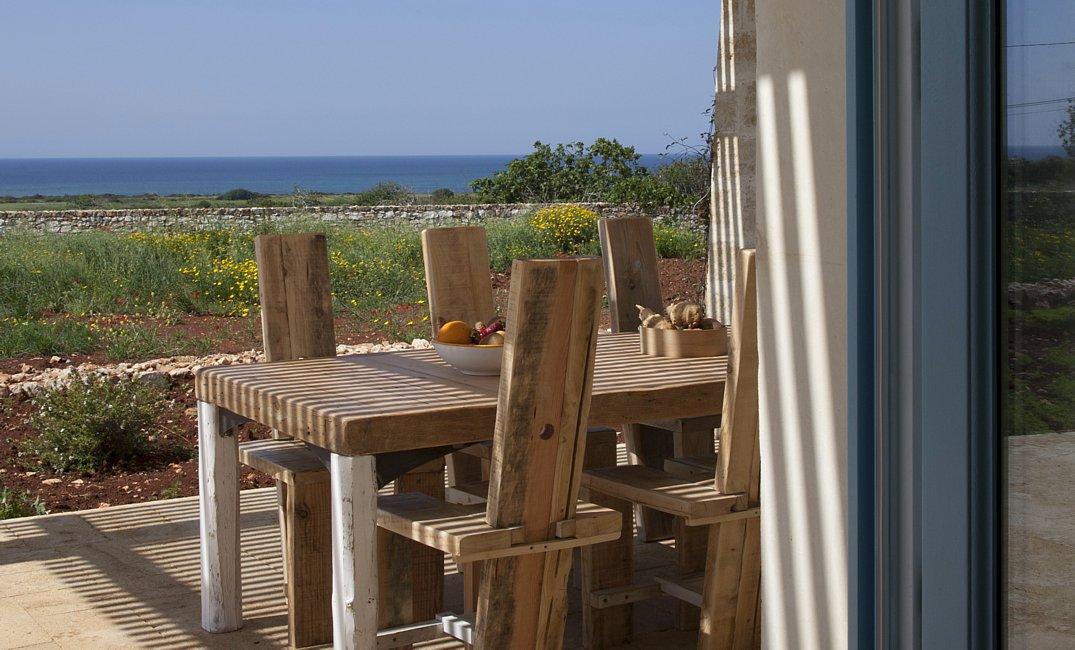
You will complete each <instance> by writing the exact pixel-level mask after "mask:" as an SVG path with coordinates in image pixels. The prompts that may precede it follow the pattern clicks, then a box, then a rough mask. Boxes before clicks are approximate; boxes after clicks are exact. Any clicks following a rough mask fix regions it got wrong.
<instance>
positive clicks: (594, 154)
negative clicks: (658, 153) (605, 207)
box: [470, 138, 649, 203]
mask: <svg viewBox="0 0 1075 650" xmlns="http://www.w3.org/2000/svg"><path fill="white" fill-rule="evenodd" d="M639 158H640V156H639V155H638V154H637V153H636V152H635V150H634V148H633V147H627V146H624V145H622V144H620V143H619V142H617V141H616V140H607V139H605V138H598V139H597V140H595V141H594V142H593V144H591V145H589V146H586V145H585V144H583V143H582V142H573V143H570V144H558V145H556V147H555V148H553V147H551V146H549V145H547V144H545V143H543V142H540V141H538V142H535V143H534V151H533V152H532V153H530V154H528V155H527V156H526V157H524V158H517V159H515V160H512V161H511V162H509V163H508V166H507V168H506V169H505V170H504V171H502V172H497V173H496V174H493V175H492V176H490V177H488V178H479V179H477V180H475V181H473V182H471V184H470V186H471V187H472V188H473V189H474V192H475V194H477V197H478V199H479V200H481V201H485V202H489V203H528V202H529V203H554V202H558V201H603V200H606V199H608V197H609V196H610V195H612V193H613V192H614V189H615V188H616V187H617V186H618V185H622V184H624V183H629V182H630V181H631V180H632V179H637V178H641V177H646V176H648V175H649V171H648V170H647V169H646V168H645V167H643V166H642V164H641V163H639V162H638V161H639Z"/></svg>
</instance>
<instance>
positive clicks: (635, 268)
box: [597, 217, 664, 332]
mask: <svg viewBox="0 0 1075 650" xmlns="http://www.w3.org/2000/svg"><path fill="white" fill-rule="evenodd" d="M597 233H598V236H599V237H600V239H601V256H602V262H603V266H604V270H605V285H606V288H607V290H608V304H609V312H610V314H609V315H610V317H611V325H612V331H613V332H636V331H638V326H639V325H641V324H642V321H641V319H640V318H639V316H638V308H637V307H636V306H635V305H642V306H643V307H648V308H650V309H652V310H653V311H656V312H660V311H661V310H663V309H664V298H663V297H662V295H661V279H660V275H659V274H658V273H657V247H656V246H655V245H654V243H653V222H652V221H651V220H650V219H649V218H647V217H623V218H619V219H601V220H599V221H598V222H597Z"/></svg>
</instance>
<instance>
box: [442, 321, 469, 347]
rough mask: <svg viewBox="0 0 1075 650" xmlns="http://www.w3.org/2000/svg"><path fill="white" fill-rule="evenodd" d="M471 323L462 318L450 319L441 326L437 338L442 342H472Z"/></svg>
mask: <svg viewBox="0 0 1075 650" xmlns="http://www.w3.org/2000/svg"><path fill="white" fill-rule="evenodd" d="M470 330H471V328H470V325H467V324H466V323H464V322H463V321H461V320H450V321H448V322H447V323H445V324H443V325H441V326H440V330H439V331H438V332H437V340H438V341H440V342H441V343H456V344H466V343H470V342H471V341H470Z"/></svg>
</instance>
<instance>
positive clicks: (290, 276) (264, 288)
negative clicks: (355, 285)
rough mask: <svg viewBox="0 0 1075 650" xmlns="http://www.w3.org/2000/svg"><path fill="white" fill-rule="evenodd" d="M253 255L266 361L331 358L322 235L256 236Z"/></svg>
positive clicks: (332, 347)
mask: <svg viewBox="0 0 1075 650" xmlns="http://www.w3.org/2000/svg"><path fill="white" fill-rule="evenodd" d="M254 255H255V258H256V260H257V264H258V293H259V295H260V296H261V332H262V340H263V343H264V345H265V356H266V359H267V360H268V361H289V360H291V359H303V358H315V357H332V356H336V330H335V326H334V323H333V320H332V285H331V283H330V281H329V273H328V246H327V244H326V242H325V236H324V235H322V234H319V233H316V234H308V233H303V234H297V235H261V236H259V237H257V238H255V239H254Z"/></svg>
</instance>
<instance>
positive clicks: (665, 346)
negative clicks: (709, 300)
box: [638, 325, 728, 359]
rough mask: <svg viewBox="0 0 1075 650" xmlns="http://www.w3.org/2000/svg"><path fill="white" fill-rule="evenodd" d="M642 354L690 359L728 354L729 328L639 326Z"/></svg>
mask: <svg viewBox="0 0 1075 650" xmlns="http://www.w3.org/2000/svg"><path fill="white" fill-rule="evenodd" d="M638 333H639V337H638V338H639V340H640V341H641V346H642V354H647V355H649V356H651V357H672V358H675V359H688V358H694V357H719V356H721V355H724V354H728V328H727V327H724V326H723V325H722V326H720V327H717V328H715V329H711V330H659V329H656V328H653V327H639V328H638Z"/></svg>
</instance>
